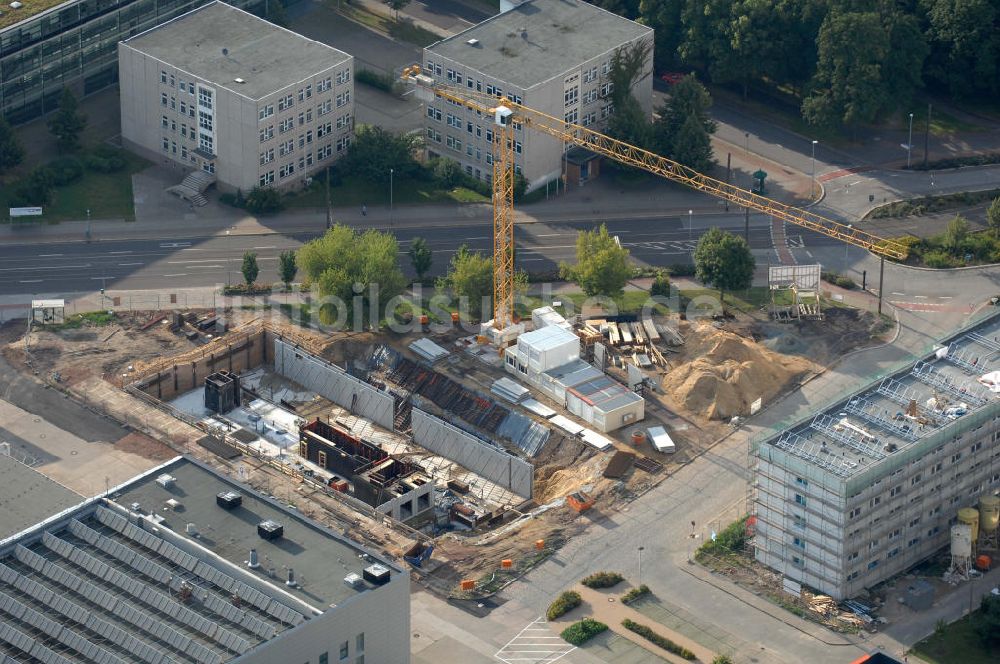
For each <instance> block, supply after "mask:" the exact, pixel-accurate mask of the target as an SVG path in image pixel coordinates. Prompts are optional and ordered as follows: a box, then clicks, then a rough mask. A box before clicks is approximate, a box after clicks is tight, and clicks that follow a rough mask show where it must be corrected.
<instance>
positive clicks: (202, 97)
mask: <svg viewBox="0 0 1000 664" xmlns="http://www.w3.org/2000/svg"><path fill="white" fill-rule="evenodd" d="M198 105H199V106H202V107H204V108H207V109H208V110H212V91H211V90H207V89H205V88H198Z"/></svg>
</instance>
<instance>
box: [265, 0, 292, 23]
mask: <svg viewBox="0 0 1000 664" xmlns="http://www.w3.org/2000/svg"><path fill="white" fill-rule="evenodd" d="M266 9H267V16H266V17H265V18H267V20H268V21H270V22H271V23H274V24H275V25H280V26H281V27H283V28H287V27H288V14H287V13H286V12H285V5H284V3H282V2H281V1H280V0H268V1H267V3H266Z"/></svg>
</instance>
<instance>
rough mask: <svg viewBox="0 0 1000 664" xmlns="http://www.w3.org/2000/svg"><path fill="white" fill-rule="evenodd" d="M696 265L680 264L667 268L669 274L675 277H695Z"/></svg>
mask: <svg viewBox="0 0 1000 664" xmlns="http://www.w3.org/2000/svg"><path fill="white" fill-rule="evenodd" d="M694 269H695V268H694V263H690V264H687V263H678V264H675V265H668V266H667V274H669V275H671V276H674V277H693V276H694Z"/></svg>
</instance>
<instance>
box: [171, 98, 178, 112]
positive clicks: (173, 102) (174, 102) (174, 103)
mask: <svg viewBox="0 0 1000 664" xmlns="http://www.w3.org/2000/svg"><path fill="white" fill-rule="evenodd" d="M170 110H172V111H176V110H177V97H171V98H170Z"/></svg>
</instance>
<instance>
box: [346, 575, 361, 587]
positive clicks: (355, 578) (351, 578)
mask: <svg viewBox="0 0 1000 664" xmlns="http://www.w3.org/2000/svg"><path fill="white" fill-rule="evenodd" d="M344 583H346V584H347V585H349V586H350V587H352V588H361V587H363V586H364V584H365V583H364V581H363V580H362V578H361V575H359V574H355V573H354V572H351V573H350V574H348V575H347V576H345V577H344Z"/></svg>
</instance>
